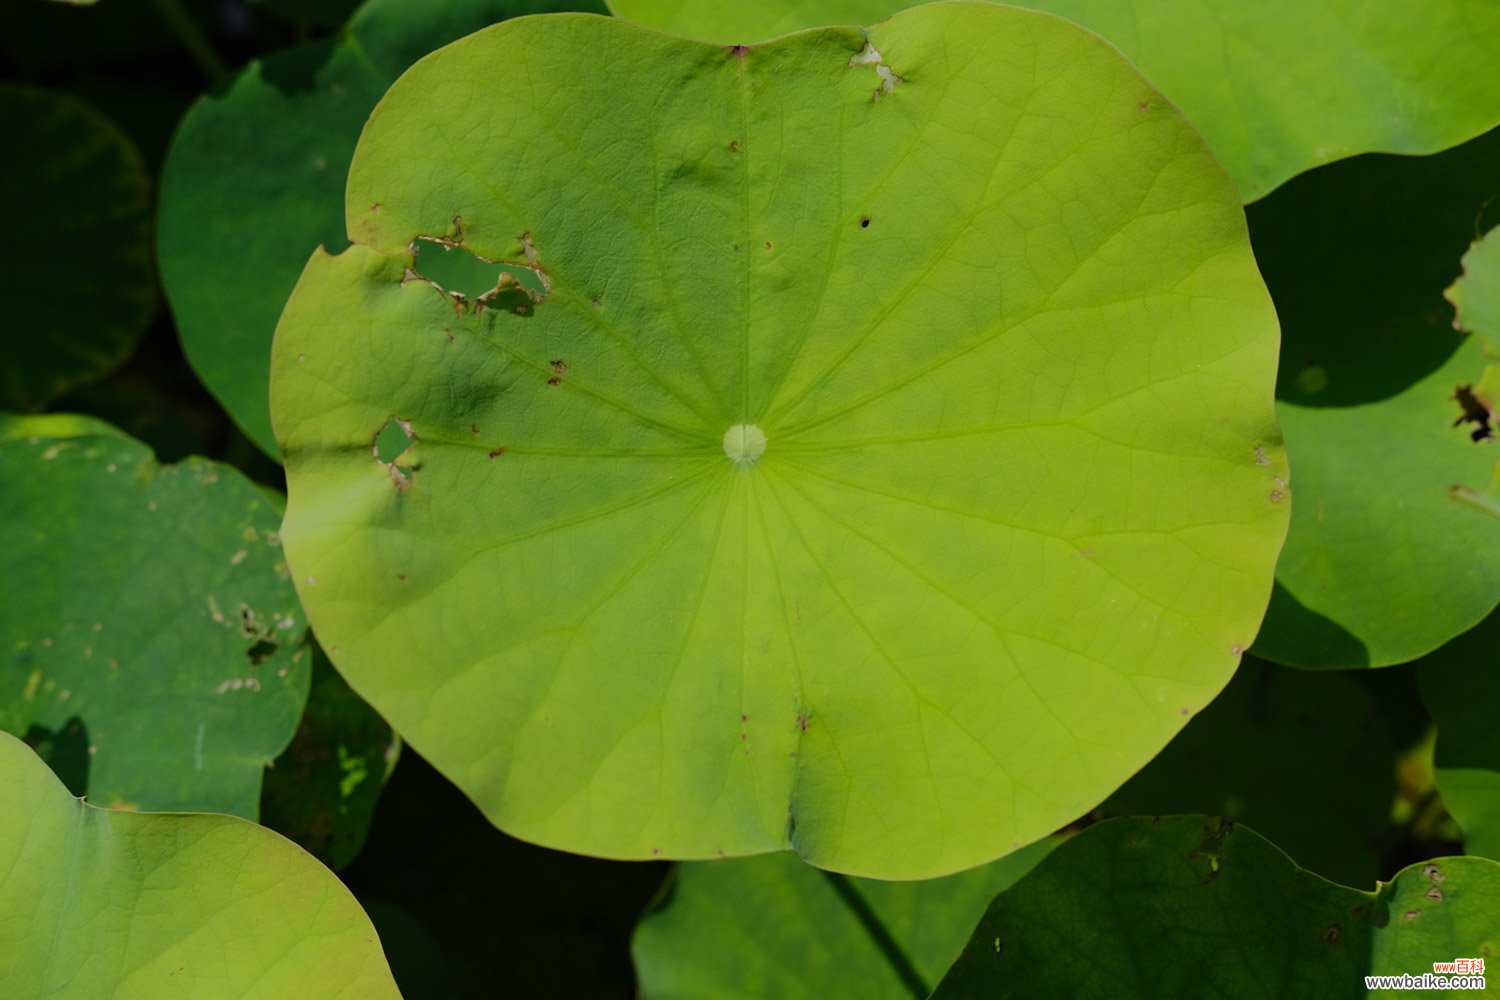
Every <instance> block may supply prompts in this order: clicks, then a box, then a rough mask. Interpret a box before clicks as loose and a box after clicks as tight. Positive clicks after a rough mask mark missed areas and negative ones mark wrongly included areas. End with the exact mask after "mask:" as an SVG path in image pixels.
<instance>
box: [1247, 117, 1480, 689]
mask: <svg viewBox="0 0 1500 1000" xmlns="http://www.w3.org/2000/svg"><path fill="white" fill-rule="evenodd" d="M1497 196H1500V131H1496V132H1491V133H1489V134H1487V135H1485V136H1482V137H1480V138H1479V139H1476V140H1474V141H1472V142H1469V143H1465V144H1464V145H1463V146H1460V147H1458V148H1456V149H1452V150H1448V151H1447V152H1444V153H1440V154H1437V155H1435V156H1429V157H1396V156H1370V157H1361V158H1359V159H1355V160H1348V161H1345V162H1343V163H1335V164H1332V165H1330V166H1327V167H1323V168H1321V169H1319V170H1316V171H1314V172H1312V173H1309V174H1306V175H1304V176H1302V177H1299V178H1297V179H1296V180H1294V181H1292V182H1291V183H1290V184H1288V185H1287V186H1286V187H1284V188H1283V189H1282V190H1280V191H1278V192H1277V193H1276V194H1275V195H1273V196H1272V197H1270V198H1267V199H1265V200H1264V201H1262V202H1260V203H1258V204H1256V205H1252V206H1251V207H1250V211H1249V217H1250V231H1251V236H1252V238H1253V241H1254V244H1255V250H1256V256H1257V259H1258V260H1259V261H1260V265H1261V271H1262V273H1263V274H1264V275H1265V277H1266V283H1267V284H1268V285H1269V286H1270V289H1271V294H1272V297H1273V298H1274V299H1275V300H1276V306H1277V311H1278V312H1279V314H1280V316H1281V322H1282V326H1283V330H1284V338H1283V342H1282V356H1281V372H1280V375H1279V385H1278V386H1277V396H1278V399H1279V402H1278V406H1277V414H1278V416H1279V417H1280V419H1281V424H1282V427H1283V429H1284V430H1285V432H1286V440H1287V447H1288V450H1289V451H1290V452H1291V454H1292V457H1293V460H1294V461H1295V463H1296V469H1297V503H1296V504H1295V505H1294V506H1293V509H1292V527H1291V532H1290V533H1289V535H1288V537H1287V543H1286V549H1285V551H1284V552H1283V553H1282V556H1281V562H1280V565H1278V567H1277V570H1276V580H1277V583H1278V585H1279V586H1278V588H1277V591H1276V594H1275V596H1273V597H1272V599H1271V608H1270V611H1269V612H1268V614H1267V616H1266V622H1265V626H1264V628H1263V629H1262V630H1261V634H1260V636H1259V637H1258V638H1257V639H1256V642H1255V651H1256V653H1258V654H1260V655H1262V656H1264V657H1266V658H1267V659H1271V660H1275V661H1277V662H1280V663H1287V664H1292V665H1295V666H1306V667H1353V666H1365V665H1368V666H1385V665H1389V664H1395V663H1404V662H1407V661H1410V660H1414V659H1416V658H1417V657H1419V656H1422V655H1423V654H1425V653H1428V652H1430V651H1432V650H1433V649H1435V648H1437V647H1438V646H1440V645H1442V644H1443V643H1444V642H1446V641H1447V640H1448V639H1450V638H1452V637H1453V636H1455V635H1457V634H1458V633H1460V632H1462V631H1464V630H1465V629H1468V628H1471V627H1472V626H1473V625H1474V624H1475V623H1477V622H1478V621H1479V620H1480V619H1482V618H1484V616H1485V615H1487V614H1488V613H1489V612H1490V609H1492V608H1494V607H1495V605H1496V602H1497V601H1500V519H1497V518H1495V517H1490V516H1487V515H1486V514H1485V513H1484V512H1483V511H1482V510H1481V509H1479V508H1478V507H1477V506H1475V505H1473V504H1471V503H1467V502H1463V500H1464V498H1462V497H1460V496H1457V495H1456V494H1455V493H1454V491H1453V487H1454V486H1455V485H1458V484H1467V485H1471V486H1472V485H1476V484H1482V483H1486V482H1488V481H1489V480H1490V477H1491V475H1492V471H1493V468H1494V465H1495V461H1496V459H1497V458H1500V453H1497V446H1496V444H1495V442H1494V441H1493V440H1475V438H1474V435H1473V434H1472V433H1471V431H1472V425H1470V424H1465V423H1463V422H1462V420H1463V417H1464V415H1465V408H1464V407H1463V406H1462V405H1461V403H1460V401H1459V399H1458V397H1459V396H1460V395H1461V393H1460V392H1459V390H1458V387H1459V386H1464V385H1470V384H1472V383H1473V382H1474V381H1475V380H1476V379H1478V378H1480V377H1481V376H1482V374H1483V372H1484V370H1485V367H1486V365H1487V363H1488V362H1487V359H1486V357H1485V353H1484V350H1483V345H1482V344H1481V343H1480V342H1479V341H1478V340H1477V339H1476V338H1475V337H1474V336H1472V335H1470V336H1465V335H1463V334H1461V333H1459V332H1457V331H1455V330H1454V329H1453V328H1452V318H1453V313H1452V309H1451V308H1450V307H1449V305H1448V303H1447V302H1446V301H1444V298H1443V292H1444V289H1445V288H1447V287H1448V286H1449V284H1450V283H1451V282H1452V281H1453V278H1454V277H1455V276H1456V274H1457V272H1458V266H1459V265H1458V262H1459V259H1460V257H1461V256H1462V255H1463V253H1464V251H1465V249H1467V247H1468V245H1469V241H1470V240H1471V239H1472V238H1473V235H1474V227H1475V221H1476V219H1478V218H1480V217H1481V215H1482V213H1483V212H1484V211H1485V209H1486V207H1487V206H1489V205H1491V204H1492V203H1494V202H1495V199H1496V198H1497Z"/></svg>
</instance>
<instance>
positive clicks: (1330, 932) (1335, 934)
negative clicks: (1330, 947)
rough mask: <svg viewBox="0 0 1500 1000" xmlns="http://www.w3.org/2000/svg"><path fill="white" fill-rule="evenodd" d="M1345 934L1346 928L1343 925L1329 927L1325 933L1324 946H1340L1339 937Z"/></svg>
mask: <svg viewBox="0 0 1500 1000" xmlns="http://www.w3.org/2000/svg"><path fill="white" fill-rule="evenodd" d="M1343 933H1344V928H1343V927H1342V926H1341V925H1339V924H1334V925H1333V926H1331V927H1329V928H1328V929H1327V930H1326V931H1324V932H1323V943H1324V944H1338V943H1339V937H1340V936H1341V935H1342V934H1343Z"/></svg>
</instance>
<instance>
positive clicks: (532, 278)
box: [412, 236, 548, 316]
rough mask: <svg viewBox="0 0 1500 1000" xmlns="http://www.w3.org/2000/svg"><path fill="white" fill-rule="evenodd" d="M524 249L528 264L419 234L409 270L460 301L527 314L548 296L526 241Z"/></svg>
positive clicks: (530, 313)
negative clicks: (486, 255) (493, 258)
mask: <svg viewBox="0 0 1500 1000" xmlns="http://www.w3.org/2000/svg"><path fill="white" fill-rule="evenodd" d="M526 249H527V263H525V264H518V263H507V262H505V261H496V260H490V259H488V258H486V257H481V256H479V255H478V254H476V253H474V252H473V251H471V250H469V249H468V247H465V246H462V245H460V244H458V243H455V242H453V241H452V240H449V239H440V238H437V237H429V236H419V237H417V239H416V240H415V241H414V242H413V243H412V253H413V258H412V273H413V274H415V275H416V276H417V277H418V278H420V279H422V280H424V281H426V282H428V283H429V284H431V285H433V286H435V287H436V288H438V289H439V290H440V291H442V292H444V293H446V294H448V295H452V296H454V297H455V298H458V299H461V300H462V301H463V302H466V303H478V304H479V305H481V306H488V307H490V308H493V309H503V310H505V311H507V312H511V313H515V314H516V315H518V316H530V315H532V314H533V313H534V312H535V305H536V303H538V302H540V301H541V300H542V299H544V298H546V297H547V292H548V287H547V280H546V278H545V277H544V276H543V275H542V273H541V271H540V268H539V266H538V265H536V263H535V261H534V260H533V259H532V258H534V256H535V250H534V249H532V248H531V245H530V242H529V240H528V241H527V243H526Z"/></svg>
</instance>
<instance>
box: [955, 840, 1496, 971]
mask: <svg viewBox="0 0 1500 1000" xmlns="http://www.w3.org/2000/svg"><path fill="white" fill-rule="evenodd" d="M1497 913H1500V864H1496V863H1495V862H1494V861H1490V860H1489V859H1487V858H1436V859H1434V860H1431V861H1426V862H1422V863H1419V864H1414V865H1410V866H1408V867H1406V868H1403V869H1402V870H1401V871H1399V872H1397V873H1396V875H1395V877H1394V878H1392V879H1391V880H1390V881H1389V882H1386V883H1384V884H1380V885H1378V886H1377V888H1376V890H1375V891H1373V892H1364V891H1360V890H1358V889H1351V888H1347V887H1345V886H1341V885H1335V884H1333V883H1332V882H1328V881H1325V880H1323V879H1322V878H1319V877H1318V876H1317V875H1315V874H1313V873H1312V872H1309V871H1307V870H1305V869H1302V868H1298V867H1297V866H1296V865H1294V864H1293V863H1292V861H1291V859H1289V858H1288V857H1287V856H1286V855H1285V854H1282V853H1281V852H1280V851H1279V850H1277V849H1276V847H1275V846H1274V845H1273V844H1271V843H1270V842H1269V841H1267V840H1265V839H1264V838H1263V837H1261V836H1260V835H1259V834H1257V833H1255V832H1254V831H1253V830H1250V829H1249V828H1247V827H1244V826H1238V825H1236V824H1233V823H1230V822H1228V821H1226V820H1222V819H1218V818H1213V819H1210V818H1207V817H1202V816H1168V817H1158V818H1156V819H1118V820H1108V821H1106V822H1103V823H1098V824H1096V825H1094V826H1091V827H1089V828H1088V829H1087V830H1084V831H1083V832H1082V833H1080V834H1079V835H1078V836H1076V837H1074V838H1073V839H1071V840H1069V841H1068V842H1067V843H1065V844H1063V845H1062V846H1061V847H1059V848H1058V849H1057V850H1055V851H1053V852H1052V853H1051V854H1050V855H1048V856H1047V858H1045V859H1044V860H1043V861H1042V862H1041V863H1040V864H1038V865H1037V866H1036V867H1035V868H1033V869H1032V870H1031V872H1030V873H1029V874H1027V875H1026V876H1025V877H1024V878H1022V879H1021V880H1020V881H1019V882H1017V883H1016V884H1015V885H1014V886H1012V887H1011V888H1009V889H1007V890H1005V891H1004V892H1002V893H1000V894H999V895H998V896H996V897H995V901H994V903H993V904H991V906H990V909H989V912H988V913H986V914H985V916H984V918H983V919H982V920H981V921H980V922H979V927H978V928H977V929H976V930H975V931H974V935H973V937H972V938H971V939H970V940H969V943H968V945H967V947H965V948H964V952H963V955H962V956H961V957H960V958H959V959H958V961H957V962H956V963H955V964H954V966H953V969H952V971H951V972H949V974H948V976H947V977H946V978H945V979H944V980H943V982H942V984H941V985H940V986H939V987H938V989H937V991H936V992H935V993H933V1000H961V998H969V997H973V998H975V1000H979V998H983V1000H1006V998H1017V1000H1023V998H1024V1000H1031V998H1034V997H1069V998H1075V1000H1198V998H1200V997H1215V998H1221V1000H1265V998H1269V997H1309V998H1311V997H1318V998H1320V1000H1321V998H1328V1000H1363V998H1364V997H1366V996H1371V997H1375V996H1409V995H1411V991H1410V990H1407V991H1404V992H1403V991H1401V990H1399V989H1397V990H1388V989H1381V988H1378V987H1377V988H1373V989H1369V990H1368V991H1367V989H1366V986H1365V978H1364V977H1365V976H1367V975H1376V976H1403V975H1413V976H1420V975H1421V974H1422V973H1427V974H1429V975H1431V974H1432V973H1433V963H1434V962H1452V961H1454V960H1455V959H1458V958H1469V959H1476V958H1477V959H1483V960H1484V962H1485V964H1486V965H1487V966H1489V968H1490V970H1493V963H1494V961H1495V955H1496V952H1497V950H1500V922H1497V921H1496V914H1497ZM1490 975H1491V976H1493V975H1494V973H1493V971H1490Z"/></svg>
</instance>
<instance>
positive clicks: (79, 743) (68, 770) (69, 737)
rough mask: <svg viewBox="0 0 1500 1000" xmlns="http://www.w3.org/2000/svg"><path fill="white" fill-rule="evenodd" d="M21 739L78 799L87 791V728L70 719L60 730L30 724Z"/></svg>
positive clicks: (81, 722)
mask: <svg viewBox="0 0 1500 1000" xmlns="http://www.w3.org/2000/svg"><path fill="white" fill-rule="evenodd" d="M21 740H22V741H23V742H24V743H25V744H26V745H27V746H29V747H31V749H33V750H35V751H36V755H37V756H38V757H40V758H42V760H44V761H46V762H47V766H48V767H50V768H52V772H53V773H54V774H56V775H57V777H58V778H59V779H60V780H61V781H62V783H63V784H64V785H67V786H68V791H70V792H72V793H73V794H74V795H76V796H78V797H79V798H82V797H83V796H84V795H85V794H86V793H87V792H88V788H89V727H88V726H87V725H86V724H85V723H84V721H83V720H82V719H81V718H79V717H78V716H76V715H75V716H73V717H72V718H70V719H68V721H67V722H64V723H63V724H62V727H61V728H60V729H48V728H47V727H46V726H39V725H37V724H35V723H32V725H31V726H30V728H28V729H27V730H26V734H25V735H24V736H22V737H21Z"/></svg>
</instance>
